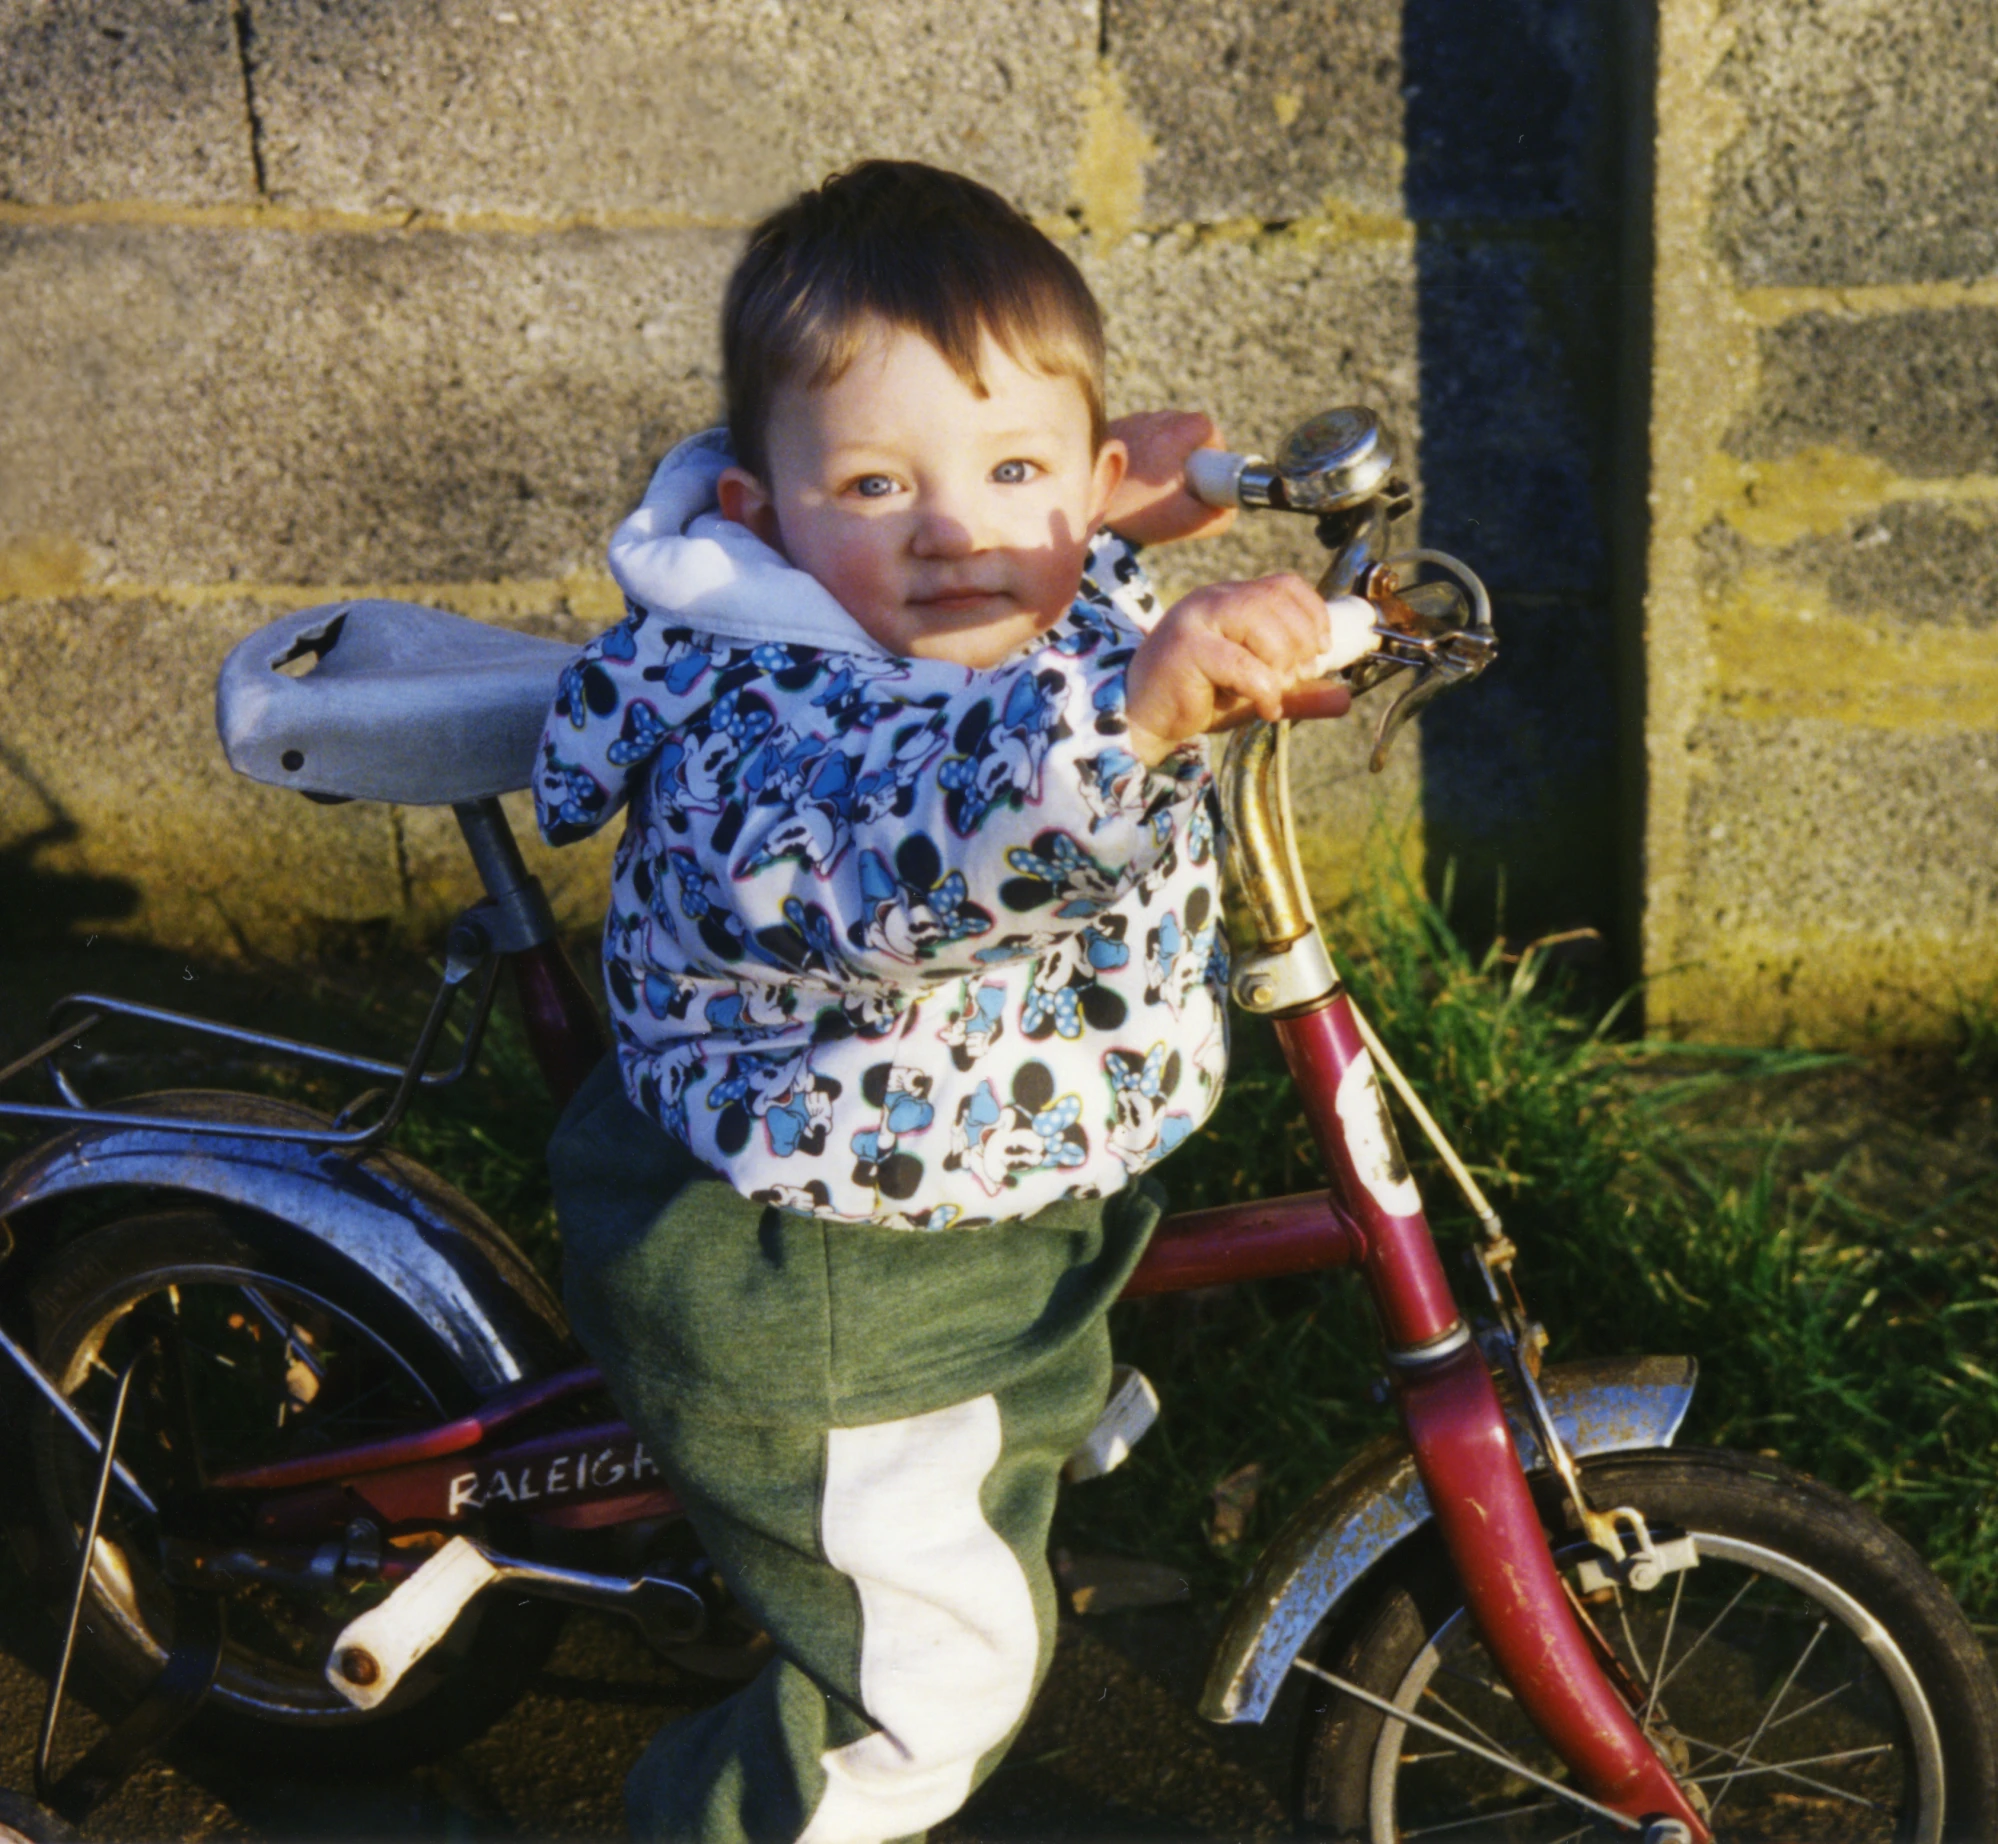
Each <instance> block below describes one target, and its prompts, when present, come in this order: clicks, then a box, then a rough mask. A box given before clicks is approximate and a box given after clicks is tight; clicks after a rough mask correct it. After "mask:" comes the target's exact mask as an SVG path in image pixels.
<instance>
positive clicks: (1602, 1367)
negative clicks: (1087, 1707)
mask: <svg viewBox="0 0 1998 1844" xmlns="http://www.w3.org/2000/svg"><path fill="white" fill-rule="evenodd" d="M1696 1374H1697V1366H1696V1365H1695V1363H1694V1360H1693V1359H1691V1358H1689V1357H1637V1358H1603V1359H1597V1360H1593V1361H1591V1362H1587V1363H1578V1364H1550V1365H1548V1367H1547V1368H1546V1370H1544V1371H1543V1372H1542V1373H1541V1377H1540V1388H1541V1392H1542V1394H1544V1395H1545V1396H1546V1398H1547V1404H1548V1407H1549V1408H1550V1409H1551V1410H1552V1412H1553V1416H1554V1426H1555V1428H1556V1430H1557V1431H1558V1432H1559V1434H1560V1436H1561V1439H1562V1440H1563V1441H1564V1442H1565V1443H1566V1444H1567V1448H1568V1451H1569V1452H1570V1453H1571V1454H1573V1455H1574V1456H1575V1457H1576V1458H1577V1459H1582V1458H1584V1457H1586V1456H1588V1455H1590V1454H1598V1453H1627V1452H1630V1451H1632V1450H1634V1449H1638V1448H1649V1447H1668V1446H1670V1445H1671V1443H1672V1437H1673V1436H1674V1435H1675V1434H1676V1433H1677V1432H1678V1431H1679V1424H1680V1422H1682V1421H1683V1420H1684V1419H1685V1416H1686V1410H1687V1409H1688V1408H1689V1407H1690V1406H1691V1404H1692V1400H1693V1380H1694V1377H1695V1376H1696ZM1501 1399H1502V1400H1503V1399H1504V1398H1503V1396H1502V1398H1501ZM1505 1412H1506V1425H1507V1427H1508V1429H1509V1430H1510V1432H1511V1434H1512V1442H1513V1445H1514V1447H1516V1448H1517V1449H1518V1450H1519V1458H1520V1464H1521V1465H1522V1466H1523V1467H1524V1468H1525V1469H1526V1471H1527V1472H1528V1473H1535V1472H1544V1471H1546V1470H1548V1461H1547V1457H1546V1455H1545V1454H1544V1453H1543V1452H1542V1451H1541V1447H1540V1442H1539V1439H1538V1437H1537V1436H1536V1435H1535V1434H1534V1432H1533V1429H1532V1425H1531V1424H1530V1422H1528V1420H1527V1419H1526V1417H1525V1415H1524V1414H1523V1413H1521V1412H1520V1411H1519V1410H1518V1409H1517V1408H1516V1406H1515V1405H1514V1404H1513V1403H1511V1402H1510V1401H1506V1403H1505ZM1430 1517H1431V1513H1430V1508H1429V1499H1428V1496H1427V1494H1426V1493H1425V1492H1424V1491H1423V1487H1422V1481H1421V1479H1420V1478H1418V1477H1417V1476H1416V1470H1415V1457H1414V1455H1413V1454H1411V1453H1410V1452H1409V1450H1408V1446H1407V1443H1406V1442H1405V1441H1403V1440H1402V1439H1401V1438H1400V1437H1399V1436H1398V1435H1387V1436H1384V1437H1383V1438H1382V1439H1380V1440H1378V1441H1375V1442H1373V1443H1371V1444H1370V1445H1369V1446H1367V1447H1364V1448H1362V1449H1361V1451H1360V1452H1359V1453H1358V1454H1356V1455H1355V1456H1354V1458H1353V1459H1352V1460H1351V1461H1349V1462H1348V1463H1347V1465H1345V1466H1344V1467H1342V1468H1341V1469H1340V1471H1339V1472H1338V1473H1336V1474H1335V1475H1334V1476H1333V1477H1332V1478H1331V1479H1330V1480H1329V1481H1328V1482H1327V1483H1326V1484H1325V1485H1323V1486H1322V1487H1320V1488H1319V1490H1318V1492H1317V1494H1316V1495H1315V1496H1314V1497H1313V1498H1312V1499H1311V1500H1310V1502H1309V1503H1307V1504H1306V1505H1304V1506H1303V1507H1302V1508H1301V1509H1299V1510H1298V1511H1297V1512H1296V1514H1295V1515H1294V1516H1292V1518H1291V1519H1290V1521H1289V1522H1288V1523H1286V1524H1285V1525H1284V1527H1283V1528H1282V1529H1281V1530H1279V1531H1278V1532H1277V1534H1276V1535H1275V1536H1274V1537H1273V1538H1271V1540H1270V1543H1269V1546H1268V1548H1266V1549H1265V1550H1264V1551H1263V1553H1262V1556H1261V1557H1260V1559H1259V1560H1258V1561H1257V1563H1256V1566H1255V1568H1254V1569H1253V1570H1252V1571H1251V1572H1250V1575H1249V1579H1248V1580H1247V1581H1246V1582H1244V1583H1243V1585H1242V1588H1241V1590H1240V1592H1239V1593H1237V1595H1236V1596H1235V1599H1234V1600H1233V1602H1232V1603H1230V1605H1229V1608H1228V1617H1227V1620H1226V1622H1225V1623H1224V1625H1223V1627H1222V1630H1221V1636H1220V1638H1219V1640H1218V1641H1217V1642H1216V1644H1215V1648H1214V1657H1213V1659H1212V1661H1211V1662H1210V1664H1209V1665H1208V1669H1207V1683H1206V1686H1205V1688H1204V1689H1203V1691H1202V1692H1201V1698H1200V1713H1201V1714H1202V1715H1203V1716H1205V1717H1207V1718H1208V1719H1209V1720H1210V1721H1214V1722H1261V1721H1262V1719H1263V1718H1264V1717H1265V1716H1267V1715H1268V1714H1269V1711H1270V1705H1271V1704H1272V1703H1274V1702H1275V1701H1276V1695H1277V1692H1278V1691H1279V1690H1281V1689H1282V1688H1283V1683H1284V1679H1285V1677H1286V1676H1287V1675H1288V1674H1289V1671H1290V1667H1291V1661H1292V1660H1293V1659H1295V1658H1296V1657H1297V1655H1298V1653H1299V1651H1300V1650H1302V1648H1303V1646H1304V1642H1305V1641H1306V1640H1307V1639H1309V1638H1310V1637H1311V1635H1312V1633H1313V1632H1314V1631H1315V1630H1316V1629H1317V1626H1318V1623H1319V1622H1320V1621H1321V1620H1323V1619H1324V1618H1325V1616H1326V1615H1327V1614H1328V1613H1330V1612H1331V1611H1332V1609H1333V1608H1335V1607H1336V1606H1338V1604H1339V1602H1340V1601H1341V1600H1342V1599H1344V1597H1345V1596H1346V1594H1347V1593H1348V1591H1349V1590H1350V1589H1351V1588H1352V1587H1353V1586H1354V1584H1355V1583H1357V1582H1358V1581H1359V1580H1360V1579H1361V1578H1362V1577H1363V1576H1364V1575H1365V1574H1366V1573H1367V1571H1368V1570H1369V1569H1371V1568H1372V1567H1373V1566H1374V1565H1375V1564H1376V1563H1377V1562H1379V1561H1381V1560H1382V1559H1383V1558H1384V1557H1385V1556H1387V1554H1388V1553H1389V1552H1390V1551H1391V1550H1393V1549H1394V1548H1395V1547H1396V1546H1397V1545H1399V1544H1401V1543H1404V1542H1406V1541H1407V1539H1408V1538H1410V1537H1412V1536H1413V1535H1414V1534H1415V1533H1416V1532H1417V1531H1418V1530H1420V1529H1421V1528H1422V1527H1423V1525H1425V1524H1426V1523H1428V1522H1429V1521H1430Z"/></svg>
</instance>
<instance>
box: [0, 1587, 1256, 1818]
mask: <svg viewBox="0 0 1998 1844" xmlns="http://www.w3.org/2000/svg"><path fill="white" fill-rule="evenodd" d="M0 1571H4V1572H3V1573H0V1788H12V1789H15V1790H18V1791H21V1792H25V1791H27V1790H28V1789H29V1788H30V1787H31V1786H32V1784H33V1760H34V1745H35V1735H36V1730H37V1727H38V1725H39V1722H40V1719H41V1710H42V1699H43V1696H44V1695H45V1693H46V1686H47V1678H46V1672H47V1671H48V1669H49V1667H50V1664H51V1641H50V1638H49V1636H48V1633H47V1631H46V1630H45V1627H44V1625H43V1623H42V1622H41V1620H40V1619H39V1618H38V1616H37V1615H36V1613H35V1611H34V1610H33V1609H32V1607H31V1606H30V1605H29V1602H28V1598H27V1591H26V1587H25V1584H24V1583H23V1581H22V1579H21V1577H20V1576H19V1575H18V1574H16V1573H14V1572H13V1571H12V1568H11V1565H5V1564H0ZM1207 1630H1208V1620H1207V1619H1206V1618H1203V1616H1202V1615H1201V1614H1200V1613H1198V1612H1197V1611H1195V1610H1193V1609H1190V1608H1173V1609H1166V1610H1161V1611H1159V1612H1155V1613H1139V1614H1130V1613H1127V1614H1115V1615H1110V1616H1107V1617H1104V1618H1102V1619H1096V1620H1089V1621H1081V1620H1077V1621H1072V1622H1070V1623H1069V1624H1068V1625H1066V1626H1065V1627H1064V1629H1063V1632H1062V1635H1061V1644H1060V1648H1059V1650H1058V1652H1057V1654H1056V1658H1055V1665H1054V1670H1053V1672H1052V1673H1051V1674H1050V1676H1049V1679H1048V1682H1047V1684H1046V1686H1045V1687H1044V1689H1043V1691H1042V1693H1041V1696H1040V1699H1039V1701H1038V1702H1037V1703H1036V1704H1035V1706H1034V1710H1033V1713H1032V1715H1031V1716H1030V1717H1029V1719H1028V1723H1027V1727H1026V1730H1025V1731H1024V1733H1023V1734H1022V1735H1021V1737H1020V1740H1019V1742H1018V1744H1017V1745H1016V1746H1015V1748H1014V1750H1013V1752H1012V1755H1011V1756H1010V1757H1009V1758H1008V1760H1007V1761H1006V1762H1005V1764H1004V1765H1003V1766H1002V1767H1001V1768H1000V1769H999V1771H998V1772H997V1773H996V1774H995V1775H994V1776H993V1777H992V1779H991V1780H990V1781H988V1782H987V1783H986V1785H985V1786H984V1787H982V1788H981V1789H980V1790H979V1792H978V1794H977V1795H976V1796H975V1797H974V1799H973V1800H972V1802H971V1803H970V1805H969V1806H968V1807H967V1808H966V1809H965V1811H964V1812H962V1813H961V1814H960V1815H959V1816H958V1817H957V1818H956V1819H954V1820H953V1821H951V1822H950V1823H949V1824H948V1825H945V1826H943V1827H940V1828H939V1829H938V1830H937V1831H936V1832H934V1833H933V1834H932V1835H933V1837H934V1838H935V1839H936V1840H937V1844H982V1841H983V1840H988V1839H990V1840H1002V1839H1003V1840H1021V1841H1025V1840H1050V1841H1053V1840H1062V1841H1064V1844H1067V1841H1074V1844H1081V1841H1083V1840H1091V1839H1118V1840H1123V1839H1130V1840H1136V1839H1162V1840H1163V1839H1203V1838H1226V1839H1251V1838H1268V1837H1274V1836H1277V1835H1279V1834H1280V1833H1281V1831H1282V1830H1283V1816H1284V1808H1283V1796H1282V1788H1283V1785H1284V1782H1285V1774H1284V1769H1283V1764H1282V1761H1281V1759H1280V1758H1279V1757H1280V1754H1281V1753H1282V1750H1281V1749H1280V1748H1279V1747H1278V1746H1277V1745H1276V1738H1274V1737H1269V1736H1263V1735H1261V1734H1258V1733H1241V1734H1238V1733H1237V1732H1234V1731H1229V1730H1220V1729H1216V1728H1215V1727H1213V1726H1212V1725H1210V1724H1207V1723H1204V1722H1202V1721H1201V1720H1200V1719H1199V1718H1198V1717H1196V1716H1195V1715H1194V1714H1193V1713H1192V1695H1193V1692H1194V1691H1195V1690H1196V1689H1197V1687H1198V1683H1199V1677H1200V1670H1201V1666H1202V1663H1203V1662H1204V1655H1205V1640H1206V1633H1207ZM713 1694H714V1693H713V1691H712V1690H711V1688H710V1687H708V1686H706V1685H705V1684H703V1683H701V1682H700V1681H698V1680H695V1679H691V1678H689V1677H687V1676H685V1675H683V1674H682V1673H681V1672H679V1671H677V1670H675V1668H674V1667H673V1666H672V1665H670V1664H668V1663H667V1662H666V1661H665V1660H663V1659H662V1658H660V1657H659V1656H657V1655H656V1654H655V1653H653V1652H652V1651H651V1650H650V1649H649V1648H648V1647H647V1646H646V1645H645V1644H644V1642H643V1641H642V1640H640V1639H639V1638H638V1637H637V1635H636V1633H635V1632H634V1631H632V1630H631V1629H630V1628H628V1627H626V1626H624V1625H623V1624H622V1623H621V1622H618V1621H615V1620H613V1619H611V1618H610V1617H608V1616H602V1615H594V1614H586V1613H576V1614H572V1615H571V1617H570V1619H569V1622H568V1624H567V1626H566V1627H565V1629H564V1632H563V1637H562V1640H561V1642H560V1644H559V1645H558V1646H557V1648H556V1651H555V1653H554V1655H553V1656H552V1657H551V1658H550V1660H549V1663H548V1665H547V1667H546V1668H545V1669H544V1670H543V1671H542V1672H541V1673H540V1675H539V1676H538V1677H537V1679H536V1680H535V1681H534V1684H533V1686H532V1688H531V1689H530V1690H529V1692H528V1694H527V1695H526V1696H525V1697H524V1698H523V1699H522V1700H521V1702H520V1703H519V1704H517V1705H516V1706H515V1707H514V1708H513V1710H512V1711H510V1712H509V1713H508V1714H507V1716H505V1717H504V1718H503V1719H502V1720H501V1721H500V1722H499V1723H498V1724H497V1725H496V1726H495V1727H494V1728H493V1729H491V1730H490V1731H488V1732H487V1733H486V1734H485V1735H484V1736H482V1737H481V1738H480V1739H479V1740H478V1741H476V1742H474V1743H472V1744H471V1745H470V1746H469V1747H467V1748H464V1749H462V1750H460V1751H459V1752H458V1753H457V1754H455V1755H452V1756H450V1757H448V1758H447V1759H445V1760H442V1761H440V1762H437V1763H435V1764H434V1765H432V1766H429V1767H426V1768H422V1769H419V1770H417V1771H415V1772H411V1773H404V1774H398V1775H394V1776H391V1777H388V1778H385V1779H381V1780H375V1781H356V1780H344V1781H337V1782H324V1781H302V1780H296V1779H284V1778H273V1777H270V1776H266V1775H260V1774H258V1773H257V1772H256V1771H255V1768H254V1765H253V1764H250V1763H244V1762H230V1761H217V1760H213V1759H208V1758H203V1757H202V1756H201V1755H199V1754H198V1753H196V1752H194V1751H192V1750H190V1749H188V1748H186V1747H183V1746H170V1747H169V1749H168V1753H167V1758H165V1759H158V1758H155V1759H150V1760H148V1761H147V1762H146V1763H145V1764H144V1765H143V1766H141V1767H140V1768H139V1769H138V1770H137V1772H135V1773H134V1774H133V1775H132V1777H131V1778H130V1779H129V1780H127V1781H126V1782H125V1784H124V1785H123V1786H122V1787H120V1788H119V1789H118V1790H117V1792H115V1793H114V1794H113V1795H112V1796H111V1797H110V1798H109V1799H107V1800H106V1801H105V1802H104V1804H103V1805H101V1806H100V1807H98V1809H97V1810H96V1812H94V1813H93V1814H92V1815H91V1818H90V1820H89V1823H88V1824H87V1825H86V1826H85V1827H84V1831H83V1835H84V1836H85V1837H86V1838H89V1839H93V1840H95V1839H102V1840H106V1841H107V1844H108V1841H110V1840H118V1841H120V1844H125V1841H134V1844H136V1841H145V1840H159V1839H189V1840H192V1839H207V1838H215V1839H246V1840H247V1839H255V1840H270V1841H272V1844H276V1841H278V1840H285V1841H289V1840H322V1839H323V1840H332V1839H342V1840H345V1839H410V1840H419V1839H422V1840H428V1839H449V1840H453V1841H454V1844H460V1841H465V1840H485V1839H513V1838H545V1839H570V1838H575V1839H585V1838H620V1837H622V1836H623V1835H624V1823H623V1814H622V1807H621V1804H620V1785H621V1782H622V1780H623V1777H624V1773H625V1770H626V1768H627V1767H628V1766H629V1765H630V1764H631V1762H632V1761H633V1759H635V1758H636V1756H637V1754H638V1752H639V1750H640V1749H642V1748H643V1747H644V1745H645V1742H646V1740H647V1738H648V1737H649V1736H650V1735H651V1734H652V1732H653V1731H654V1730H655V1729H656V1728H658V1727H659V1725H660V1724H661V1723H663V1722H665V1721H666V1720H668V1719H669V1718H670V1717H671V1716H673V1715H675V1714H677V1713H678V1712H680V1711H682V1710H686V1709H691V1708H693V1707H695V1706H696V1705H698V1704H699V1703H702V1702H705V1701H707V1700H708V1699H709V1697H710V1696H711V1695H713ZM70 1707H71V1710H72V1712H73V1713H72V1714H68V1715H66V1716H65V1718H64V1724H63V1731H62V1733H61V1735H60V1736H59V1738H58V1742H57V1753H58V1760H59V1763H60V1762H63V1761H70V1760H74V1759H75V1758H76V1757H77V1755H78V1754H80V1753H81V1751H82V1749H83V1748H84V1747H85V1746H86V1745H87V1744H88V1743H89V1742H90V1741H91V1740H92V1739H93V1738H94V1737H95V1736H96V1735H97V1734H99V1733H101V1732H102V1730H101V1725H100V1724H99V1723H98V1722H97V1720H96V1718H95V1716H94V1715H93V1714H92V1713H91V1711H90V1710H89V1709H88V1708H87V1707H84V1706H81V1705H75V1704H72V1705H71V1706H70Z"/></svg>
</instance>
